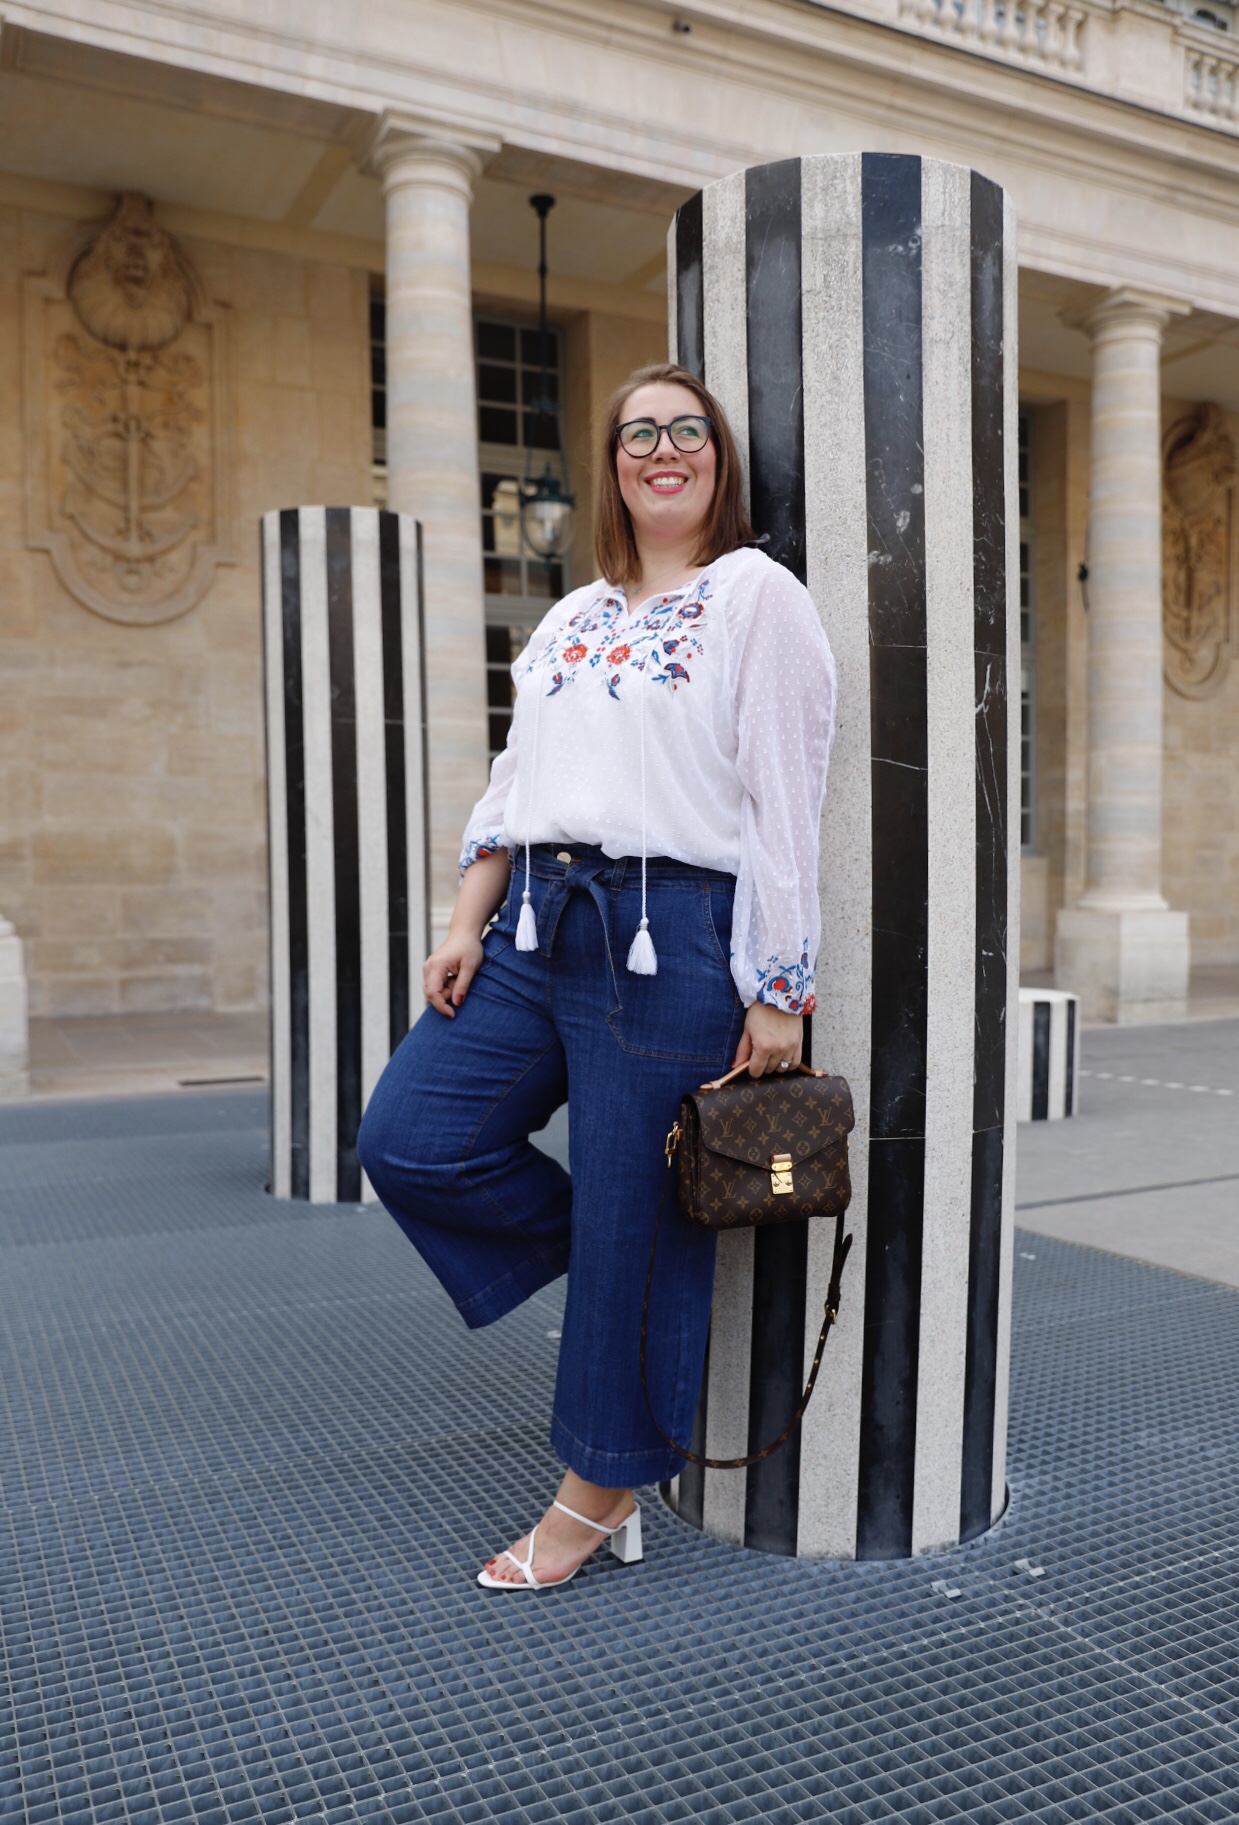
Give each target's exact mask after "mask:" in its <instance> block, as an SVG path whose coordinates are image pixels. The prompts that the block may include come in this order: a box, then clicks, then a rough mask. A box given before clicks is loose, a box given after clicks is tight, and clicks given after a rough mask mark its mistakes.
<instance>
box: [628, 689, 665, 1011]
mask: <svg viewBox="0 0 1239 1825" xmlns="http://www.w3.org/2000/svg"><path fill="white" fill-rule="evenodd" d="M637 677H638V684H637V689H638V691H639V693H640V696H641V923H640V925H638V927H637V935H636V937H635V938H634V939H633V941H632V943H631V945H630V946H629V949H628V967H629V969H630V970H631V971H632V973H633V975H634V976H657V974H658V952H657V951H656V950H655V949H654V940H653V939H652V938H651V937H650V922H649V919H648V918H647V917H646V911H645V850H646V837H645V674H644V672H639V673H638V674H637Z"/></svg>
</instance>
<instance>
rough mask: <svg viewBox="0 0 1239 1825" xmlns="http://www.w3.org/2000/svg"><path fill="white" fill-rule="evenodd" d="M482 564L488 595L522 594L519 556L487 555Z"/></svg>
mask: <svg viewBox="0 0 1239 1825" xmlns="http://www.w3.org/2000/svg"><path fill="white" fill-rule="evenodd" d="M484 564H485V571H486V593H487V595H488V596H519V595H520V594H522V590H521V561H520V559H519V558H491V557H488V558H486V559H485V560H484Z"/></svg>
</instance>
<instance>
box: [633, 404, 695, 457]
mask: <svg viewBox="0 0 1239 1825" xmlns="http://www.w3.org/2000/svg"><path fill="white" fill-rule="evenodd" d="M710 423H711V421H710V420H709V419H708V418H706V417H705V416H704V415H702V416H698V415H697V414H696V413H694V412H684V413H681V415H680V417H679V418H673V419H672V420H671V423H670V424H669V425H660V424H656V423H655V422H654V420H653V419H652V418H630V419H629V420H628V422H627V424H623V425H618V426H617V427H616V431H615V435H616V437H617V438H618V439H619V445H620V449H621V450H624V451H626V452H627V454H628V455H629V456H652V455H653V453H654V451H655V450H657V448H658V445H659V441H660V439H661V437H662V434H663V432H664V431H665V432H666V433H667V436H668V437H669V438H670V439H671V442H672V444H673V446H674V447H675V448H676V449H677V450H679V451H680V452H681V453H682V455H684V456H691V455H692V454H693V452H694V451H695V450H704V449H705V447H706V445H707V444H708V443H709V441H710Z"/></svg>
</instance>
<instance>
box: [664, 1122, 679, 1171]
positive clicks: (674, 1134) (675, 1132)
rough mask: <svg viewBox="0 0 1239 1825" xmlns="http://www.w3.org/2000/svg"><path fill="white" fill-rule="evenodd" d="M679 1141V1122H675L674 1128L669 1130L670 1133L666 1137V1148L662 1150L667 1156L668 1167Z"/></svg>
mask: <svg viewBox="0 0 1239 1825" xmlns="http://www.w3.org/2000/svg"><path fill="white" fill-rule="evenodd" d="M679 1139H680V1124H679V1122H677V1123H676V1125H675V1127H674V1128H673V1129H672V1130H671V1133H670V1134H669V1135H668V1136H667V1145H666V1148H665V1149H664V1151H665V1152H666V1155H667V1164H668V1166H670V1164H671V1156H672V1155H673V1154H674V1152H675V1150H676V1146H677V1145H678V1143H679Z"/></svg>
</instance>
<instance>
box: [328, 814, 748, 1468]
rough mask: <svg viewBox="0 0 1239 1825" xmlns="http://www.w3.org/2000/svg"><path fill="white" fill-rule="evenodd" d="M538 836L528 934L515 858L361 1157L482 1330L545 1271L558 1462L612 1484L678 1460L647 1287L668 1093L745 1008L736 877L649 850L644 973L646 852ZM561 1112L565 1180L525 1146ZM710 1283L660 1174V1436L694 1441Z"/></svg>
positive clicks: (422, 1025) (399, 1069) (388, 1087)
mask: <svg viewBox="0 0 1239 1825" xmlns="http://www.w3.org/2000/svg"><path fill="white" fill-rule="evenodd" d="M560 853H570V855H571V858H572V859H571V860H570V861H568V862H563V861H560V860H559V859H558V857H557V853H556V851H554V850H552V849H549V848H541V849H535V850H534V852H533V860H532V867H531V880H530V892H531V896H532V899H533V905H534V908H535V911H536V913H537V919H538V949H537V950H536V951H518V950H517V949H516V945H515V937H516V922H517V916H518V913H519V911H520V904H521V894H522V891H523V889H524V885H525V877H524V859H525V858H524V852H523V851H521V852H520V853H519V855H518V856H517V866H516V868H515V870H514V872H513V875H512V879H511V882H510V885H509V891H508V898H507V900H506V902H505V903H504V906H503V909H502V911H501V912H500V914H499V917H498V919H497V920H496V923H495V924H494V926H493V927H492V928H491V930H490V931H489V932H488V934H487V936H486V939H485V951H486V959H485V962H484V963H483V965H482V967H481V969H480V970H479V971H478V973H477V975H476V976H475V977H474V979H473V982H472V984H471V986H470V988H469V992H468V994H467V995H466V997H465V1000H464V1003H463V1005H462V1006H461V1007H460V1008H459V1009H458V1010H457V1014H456V1018H455V1020H448V1019H446V1018H445V1017H444V1016H443V1015H442V1014H439V1013H437V1012H436V1011H435V1010H434V1009H433V1008H427V1009H426V1011H425V1012H424V1013H423V1015H422V1017H421V1019H420V1020H419V1021H418V1022H417V1024H416V1026H415V1027H414V1028H413V1030H412V1031H411V1032H410V1033H409V1035H408V1037H407V1038H406V1039H405V1040H404V1042H403V1043H402V1045H401V1046H400V1048H399V1049H398V1051H397V1052H396V1053H395V1055H394V1057H393V1058H392V1060H391V1063H390V1064H389V1065H388V1067H387V1069H386V1071H385V1072H384V1073H383V1076H382V1078H381V1079H380V1081H379V1084H378V1086H377V1088H376V1090H375V1092H374V1095H373V1097H372V1098H371V1101H370V1106H369V1108H368V1109H367V1111H366V1117H365V1121H364V1122H363V1124H362V1129H361V1135H360V1139H359V1151H360V1154H361V1160H362V1164H363V1165H364V1167H365V1169H366V1171H367V1173H368V1174H369V1175H370V1180H371V1182H372V1184H373V1185H374V1188H375V1190H376V1191H377V1192H378V1195H379V1197H380V1198H381V1199H382V1201H383V1203H384V1204H385V1205H386V1207H387V1209H388V1210H389V1211H390V1212H391V1214H392V1216H393V1217H394V1218H395V1219H396V1221H397V1223H399V1225H400V1227H401V1228H402V1229H403V1231H404V1233H405V1234H406V1236H408V1238H409V1240H410V1241H411V1242H412V1243H413V1244H414V1246H415V1247H416V1248H417V1249H418V1251H419V1253H420V1254H421V1255H422V1257H423V1259H424V1260H425V1261H426V1262H427V1264H428V1265H429V1266H430V1268H431V1269H432V1270H433V1271H434V1273H435V1274H436V1275H437V1276H438V1278H439V1280H440V1281H441V1282H442V1283H443V1285H444V1287H445V1288H446V1289H447V1291H448V1293H449V1294H450V1295H451V1297H452V1298H453V1299H454V1300H455V1302H456V1305H457V1307H458V1308H459V1310H460V1313H461V1316H462V1317H463V1318H464V1320H465V1322H466V1324H469V1325H472V1326H481V1325H484V1324H491V1323H493V1321H494V1320H495V1319H496V1318H502V1317H503V1315H504V1313H505V1312H510V1311H511V1310H512V1309H513V1307H514V1306H517V1305H519V1304H520V1303H521V1302H522V1300H524V1299H527V1298H528V1297H529V1295H530V1294H531V1293H533V1292H536V1291H537V1290H538V1288H539V1287H542V1286H546V1285H547V1284H548V1283H549V1282H550V1281H552V1280H555V1279H556V1278H557V1277H558V1276H559V1275H560V1274H562V1273H564V1272H566V1273H567V1275H568V1294H567V1305H566V1309H565V1313H564V1321H563V1340H562V1343H561V1345H560V1352H559V1373H558V1379H557V1382H556V1388H555V1406H554V1413H553V1416H552V1423H551V1443H552V1445H553V1446H554V1448H555V1450H556V1452H557V1453H558V1455H559V1456H560V1457H561V1458H562V1459H563V1461H564V1463H565V1464H567V1465H569V1466H570V1467H571V1468H572V1469H573V1470H575V1471H576V1472H577V1473H578V1474H579V1475H580V1476H583V1477H586V1478H587V1479H588V1480H589V1481H590V1482H592V1483H601V1484H605V1485H606V1486H607V1487H609V1488H619V1487H623V1486H627V1485H629V1484H637V1483H649V1482H654V1481H657V1480H659V1479H661V1478H665V1477H670V1476H674V1475H675V1474H676V1473H677V1472H678V1471H679V1470H680V1469H681V1468H682V1465H683V1459H682V1458H681V1457H680V1456H679V1454H678V1453H677V1452H674V1451H671V1450H669V1449H668V1447H667V1446H666V1445H665V1444H664V1443H663V1442H662V1440H661V1439H660V1438H659V1436H658V1434H657V1432H656V1431H655V1430H654V1428H653V1426H652V1425H651V1424H650V1419H649V1414H648V1413H647V1411H646V1406H645V1401H644V1398H643V1396H642V1393H641V1380H640V1359H639V1349H640V1335H641V1301H642V1297H643V1295H644V1291H645V1276H646V1270H647V1268H648V1265H649V1254H650V1241H651V1237H652V1235H653V1230H654V1221H655V1217H656V1214H657V1210H658V1201H659V1196H660V1194H661V1192H662V1189H663V1181H664V1179H665V1178H666V1176H667V1166H666V1160H665V1157H664V1152H663V1147H664V1142H665V1140H666V1136H667V1132H668V1130H669V1129H670V1127H671V1125H672V1123H673V1122H674V1121H675V1118H676V1113H677V1111H678V1109H679V1104H680V1099H681V1097H682V1096H683V1095H684V1093H685V1091H686V1090H690V1089H694V1088H695V1087H696V1086H697V1085H698V1084H700V1083H701V1082H702V1081H703V1080H704V1079H706V1078H708V1077H714V1076H717V1075H718V1074H719V1073H720V1072H721V1071H723V1070H724V1069H725V1068H726V1066H727V1065H729V1064H730V1062H731V1059H732V1057H733V1056H734V1054H735V1049H736V1046H737V1044H738V1043H739V1040H740V1035H741V1033H742V1031H743V1028H744V1007H743V1004H742V1003H741V1001H740V999H739V996H738V995H737V994H736V990H735V986H734V984H733V982H732V976H731V969H730V965H729V961H728V956H729V941H730V936H731V908H732V897H733V894H734V891H735V880H734V878H733V877H732V876H731V875H728V874H712V873H709V872H707V871H706V870H704V869H700V868H690V867H688V866H687V865H685V864H683V863H679V862H670V861H663V860H656V859H655V860H651V861H650V862H649V864H648V894H647V899H648V911H649V920H650V933H651V936H652V937H653V939H654V943H655V946H656V948H657V952H658V974H657V975H656V976H636V975H632V974H631V973H630V972H629V971H628V970H627V969H626V968H625V959H626V957H627V954H628V946H629V944H630V942H631V941H632V937H633V934H634V933H635V931H636V929H637V924H638V921H639V919H640V917H641V864H640V862H639V861H632V860H630V859H625V860H621V861H613V860H611V859H610V858H608V857H607V856H605V855H603V854H602V852H601V850H599V849H591V848H579V847H575V846H574V847H573V848H572V849H571V851H567V850H564V851H561V852H560ZM565 1101H566V1102H567V1104H568V1110H569V1129H570V1143H569V1144H570V1158H571V1165H572V1174H571V1177H569V1175H568V1174H567V1173H566V1172H565V1171H564V1170H563V1168H562V1167H561V1166H559V1165H558V1164H557V1163H556V1162H555V1161H554V1160H551V1159H549V1158H548V1157H547V1155H546V1154H544V1153H541V1152H539V1150H538V1149H537V1148H536V1147H534V1146H532V1145H531V1144H530V1141H529V1136H530V1134H531V1133H536V1131H537V1130H538V1129H540V1128H542V1127H543V1126H545V1124H546V1122H547V1121H548V1120H549V1119H550V1117H551V1115H552V1114H553V1113H554V1111H555V1110H556V1109H557V1108H559V1106H560V1104H561V1103H563V1102H565ZM713 1282H714V1235H713V1233H712V1232H711V1231H710V1230H705V1229H699V1228H697V1227H696V1226H695V1225H693V1224H690V1223H688V1222H686V1221H685V1219H684V1218H683V1217H682V1216H681V1215H680V1213H679V1211H678V1210H677V1208H676V1205H675V1198H674V1194H673V1192H672V1191H671V1190H670V1189H669V1190H668V1196H667V1202H666V1208H665V1214H664V1217H663V1225H662V1232H661V1236H660V1239H659V1244H658V1261H657V1267H656V1271H655V1277H654V1286H653V1291H652V1295H651V1301H650V1322H649V1340H648V1346H647V1373H648V1381H649V1390H650V1398H651V1401H652V1403H653V1406H654V1411H655V1413H656V1414H657V1415H658V1419H659V1422H660V1424H661V1425H662V1427H663V1428H664V1430H666V1431H667V1432H669V1433H670V1434H671V1435H672V1436H673V1437H674V1438H677V1439H680V1440H684V1441H687V1440H688V1439H689V1438H690V1437H691V1436H692V1428H693V1419H694V1415H695V1413H696V1407H697V1396H698V1392H699V1388H700V1383H701V1372H702V1362H703V1358H704V1354H705V1344H706V1332H707V1328H708V1325H709V1317H710V1301H711V1297H712V1293H713Z"/></svg>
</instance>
